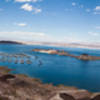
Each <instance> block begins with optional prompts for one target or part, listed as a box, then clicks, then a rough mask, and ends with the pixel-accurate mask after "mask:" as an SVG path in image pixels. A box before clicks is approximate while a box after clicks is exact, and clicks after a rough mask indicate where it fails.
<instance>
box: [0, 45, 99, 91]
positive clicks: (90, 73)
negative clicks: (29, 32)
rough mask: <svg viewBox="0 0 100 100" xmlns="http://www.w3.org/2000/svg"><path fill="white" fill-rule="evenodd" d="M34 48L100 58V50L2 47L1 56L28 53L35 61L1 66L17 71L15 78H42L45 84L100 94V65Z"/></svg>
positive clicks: (25, 46) (0, 49)
mask: <svg viewBox="0 0 100 100" xmlns="http://www.w3.org/2000/svg"><path fill="white" fill-rule="evenodd" d="M34 48H42V49H48V48H50V49H59V50H65V51H67V52H69V53H71V54H75V55H80V54H82V53H88V54H90V55H94V56H100V50H89V49H79V48H64V47H49V46H32V45H30V46H27V45H13V44H0V52H3V53H8V54H18V53H25V54H27V55H29V56H31V61H32V64H30V65H28V64H26V63H25V64H20V63H18V64H15V63H14V61H13V62H11V63H8V62H0V66H7V67H9V68H11V69H13V71H12V72H11V73H14V74H26V75H28V76H30V77H34V78H39V79H41V81H43V82H44V83H52V84H54V85H59V84H64V85H66V86H75V87H77V88H81V89H87V90H89V91H92V92H100V61H82V60H78V59H75V58H71V57H65V56H58V55H48V54H43V53H36V52H32V49H34ZM35 56H36V57H37V58H35ZM40 61H41V63H40Z"/></svg>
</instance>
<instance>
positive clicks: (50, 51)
mask: <svg viewBox="0 0 100 100" xmlns="http://www.w3.org/2000/svg"><path fill="white" fill-rule="evenodd" d="M32 51H34V52H39V53H47V54H56V55H60V56H69V57H73V58H77V59H80V60H100V57H97V56H91V55H88V54H81V55H79V56H76V55H73V54H70V53H68V52H66V51H59V50H53V49H33V50H32Z"/></svg>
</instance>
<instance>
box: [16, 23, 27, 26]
mask: <svg viewBox="0 0 100 100" xmlns="http://www.w3.org/2000/svg"><path fill="white" fill-rule="evenodd" d="M14 25H17V26H20V27H25V26H27V24H26V23H14Z"/></svg>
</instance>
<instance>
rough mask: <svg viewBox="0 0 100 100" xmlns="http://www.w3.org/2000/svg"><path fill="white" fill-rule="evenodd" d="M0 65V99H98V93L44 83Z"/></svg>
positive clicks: (99, 97) (99, 96)
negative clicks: (14, 72)
mask: <svg viewBox="0 0 100 100" xmlns="http://www.w3.org/2000/svg"><path fill="white" fill-rule="evenodd" d="M10 71H12V70H11V69H8V68H7V67H6V66H0V100H100V93H91V92H89V91H87V90H84V89H78V88H75V87H68V86H64V85H58V86H54V85H52V84H44V83H42V82H41V81H40V80H39V79H35V78H31V77H28V76H26V75H22V74H16V75H14V74H10Z"/></svg>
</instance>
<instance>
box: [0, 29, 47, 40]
mask: <svg viewBox="0 0 100 100" xmlns="http://www.w3.org/2000/svg"><path fill="white" fill-rule="evenodd" d="M0 37H1V38H2V39H8V40H21V41H34V40H45V38H46V34H45V33H42V32H23V31H13V32H0Z"/></svg>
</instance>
